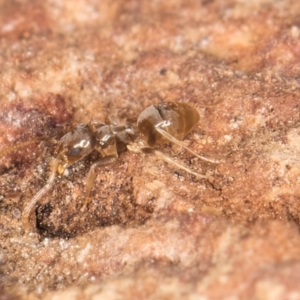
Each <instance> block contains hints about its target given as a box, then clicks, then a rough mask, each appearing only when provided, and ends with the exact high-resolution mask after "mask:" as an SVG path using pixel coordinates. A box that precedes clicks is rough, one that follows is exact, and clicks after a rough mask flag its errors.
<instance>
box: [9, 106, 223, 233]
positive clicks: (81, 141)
mask: <svg viewBox="0 0 300 300" xmlns="http://www.w3.org/2000/svg"><path fill="white" fill-rule="evenodd" d="M199 119H200V116H199V112H198V110H197V109H196V108H195V107H193V106H191V105H189V104H187V103H183V102H182V103H180V102H164V103H160V104H156V105H151V106H149V107H147V108H146V109H145V110H143V111H142V113H141V114H140V115H139V117H138V119H137V130H134V128H133V127H132V126H130V125H128V124H125V125H118V124H117V123H116V122H114V121H110V120H108V121H107V124H103V123H100V122H98V121H91V122H90V123H88V124H80V125H78V126H76V127H75V128H74V129H73V130H72V131H70V132H68V133H67V134H65V135H64V136H63V137H62V138H61V139H60V140H59V142H58V144H57V146H56V148H55V151H54V157H53V159H52V161H51V168H50V169H51V170H50V175H49V178H48V180H47V182H46V184H45V185H44V187H43V188H42V189H40V190H39V191H38V192H37V193H36V194H35V196H34V197H33V198H32V199H31V200H30V201H29V203H27V204H26V205H25V207H24V210H23V214H22V224H23V227H24V229H25V230H28V231H29V230H30V229H31V226H30V215H31V213H32V212H33V210H34V207H35V206H36V204H37V203H38V202H39V200H40V199H41V198H42V197H43V195H44V194H45V193H46V192H47V191H49V189H51V188H52V186H53V184H54V182H55V178H56V175H57V174H58V175H62V174H63V173H64V172H65V170H66V169H67V168H68V167H70V166H71V165H73V164H74V163H76V162H77V161H79V160H81V159H82V158H84V157H85V156H87V155H89V154H90V153H91V152H92V151H94V150H96V151H98V152H99V153H100V154H101V158H100V159H99V160H97V161H96V162H94V163H93V164H92V165H91V167H90V170H89V173H88V176H87V180H86V193H85V194H86V196H85V202H84V205H83V207H82V210H84V209H85V208H86V206H87V205H88V203H89V201H90V192H91V189H92V186H93V182H94V179H95V177H96V169H97V168H98V167H103V166H108V165H111V164H113V163H114V162H115V161H116V160H117V159H118V152H119V147H120V144H123V145H124V144H125V145H126V146H127V149H128V150H130V151H133V152H139V153H146V154H152V155H155V156H157V157H159V158H160V159H162V160H164V161H165V162H167V163H170V164H173V165H174V166H176V167H178V168H180V169H182V170H185V171H186V172H188V173H190V174H193V175H195V176H197V177H200V178H207V177H206V176H205V175H201V174H198V173H195V172H193V171H192V170H191V169H189V168H188V167H186V166H184V165H182V164H180V163H178V162H176V161H175V160H174V159H172V158H171V157H169V156H167V155H165V154H163V153H162V152H160V151H158V150H156V149H154V148H153V147H154V146H155V145H156V144H158V143H166V142H172V143H174V144H176V145H179V146H181V147H183V148H185V149H186V150H187V151H189V152H191V153H192V154H193V155H195V156H196V157H198V158H200V159H202V160H204V161H207V162H210V163H218V162H219V161H218V160H215V159H211V158H206V157H204V156H201V155H198V154H197V153H195V152H194V151H192V150H191V149H190V148H189V147H187V146H185V145H184V143H183V142H182V141H181V140H183V139H184V138H185V136H186V135H187V134H188V133H190V132H191V131H192V130H193V129H194V128H195V126H196V125H197V124H198V122H199ZM26 143H28V144H29V143H30V142H25V143H23V145H24V144H26ZM16 148H17V147H12V148H10V149H9V150H10V151H13V150H14V149H16ZM10 151H9V152H10ZM6 152H8V151H6ZM6 152H5V154H6Z"/></svg>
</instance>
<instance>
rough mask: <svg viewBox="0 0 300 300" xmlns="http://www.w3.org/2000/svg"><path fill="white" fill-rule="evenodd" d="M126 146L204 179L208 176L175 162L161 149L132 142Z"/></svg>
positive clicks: (130, 149)
mask: <svg viewBox="0 0 300 300" xmlns="http://www.w3.org/2000/svg"><path fill="white" fill-rule="evenodd" d="M127 148H128V150H129V151H132V152H141V153H145V154H152V155H155V156H157V157H159V158H160V159H162V160H163V161H165V162H166V163H168V164H171V165H173V166H175V167H177V168H179V169H182V170H184V171H186V172H187V173H189V174H192V175H194V176H197V177H198V178H205V179H207V178H208V177H207V176H205V175H202V174H198V173H196V172H194V171H192V170H191V169H190V168H188V167H186V166H184V165H182V164H180V163H178V162H176V161H175V160H174V159H172V158H171V157H170V156H168V155H166V154H164V153H162V152H161V151H158V150H155V149H153V148H150V147H145V146H142V145H139V144H138V143H132V144H130V145H127Z"/></svg>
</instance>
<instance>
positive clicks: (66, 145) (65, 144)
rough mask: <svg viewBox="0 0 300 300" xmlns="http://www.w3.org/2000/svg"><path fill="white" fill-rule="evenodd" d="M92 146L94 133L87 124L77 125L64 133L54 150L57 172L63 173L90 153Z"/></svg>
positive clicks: (93, 144)
mask: <svg viewBox="0 0 300 300" xmlns="http://www.w3.org/2000/svg"><path fill="white" fill-rule="evenodd" d="M94 146H95V138H94V134H93V131H92V130H91V129H90V127H89V126H88V125H87V124H81V125H78V126H77V127H75V128H74V129H73V130H72V131H71V132H69V133H67V134H66V135H64V136H63V137H62V138H61V139H60V141H59V144H58V146H57V148H56V150H55V156H56V159H57V160H58V166H57V173H58V174H63V173H64V171H65V169H66V168H68V167H69V166H71V165H72V164H74V163H75V162H77V161H79V160H81V159H82V158H83V157H85V156H87V155H88V154H90V153H91V152H92V151H93V149H94Z"/></svg>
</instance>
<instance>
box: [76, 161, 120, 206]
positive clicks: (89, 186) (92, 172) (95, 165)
mask: <svg viewBox="0 0 300 300" xmlns="http://www.w3.org/2000/svg"><path fill="white" fill-rule="evenodd" d="M117 159H118V156H117V155H109V156H105V157H102V158H101V159H100V160H98V161H96V162H95V163H93V164H92V165H91V167H90V171H89V174H88V177H87V180H86V190H85V200H84V204H83V206H82V208H81V211H84V210H85V209H86V206H87V205H88V204H89V202H90V192H91V189H92V186H93V183H94V180H95V178H96V169H97V168H98V167H105V166H109V165H111V164H113V163H115V162H116V160H117Z"/></svg>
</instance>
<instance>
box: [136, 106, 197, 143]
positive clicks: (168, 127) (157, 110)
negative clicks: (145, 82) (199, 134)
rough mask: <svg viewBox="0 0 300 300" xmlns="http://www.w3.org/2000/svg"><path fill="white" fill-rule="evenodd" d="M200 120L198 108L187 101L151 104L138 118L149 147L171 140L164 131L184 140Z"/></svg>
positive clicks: (139, 127)
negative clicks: (163, 133)
mask: <svg viewBox="0 0 300 300" xmlns="http://www.w3.org/2000/svg"><path fill="white" fill-rule="evenodd" d="M199 120H200V116H199V113H198V111H197V109H196V108H194V107H192V106H190V105H189V104H187V103H174V102H165V103H160V104H157V105H151V106H149V107H147V108H146V109H145V110H143V111H142V113H141V114H140V116H139V117H138V120H137V126H138V129H139V132H140V133H141V134H142V135H143V136H144V139H145V140H146V142H147V144H148V146H149V147H153V146H155V145H156V144H157V143H165V142H168V141H170V139H168V138H167V137H166V136H165V135H162V131H164V132H166V133H167V134H169V135H170V136H172V137H173V138H175V139H177V140H183V139H184V138H185V136H186V135H187V134H188V133H190V132H191V131H192V130H193V129H194V128H195V126H196V125H197V123H198V122H199Z"/></svg>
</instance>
